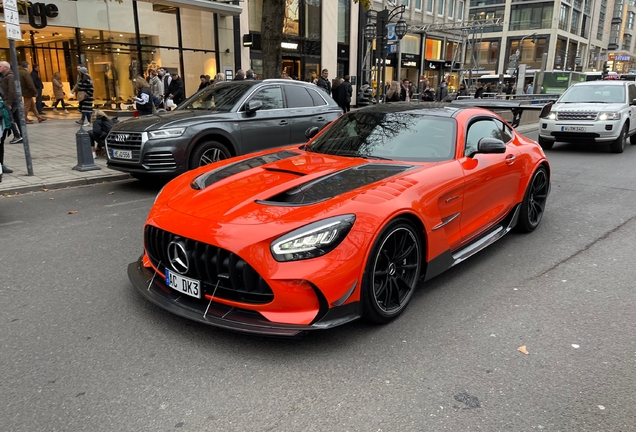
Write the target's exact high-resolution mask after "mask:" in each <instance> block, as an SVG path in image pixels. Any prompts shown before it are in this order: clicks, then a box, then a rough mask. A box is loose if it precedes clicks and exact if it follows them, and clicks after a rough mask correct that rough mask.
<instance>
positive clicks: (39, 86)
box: [31, 65, 44, 115]
mask: <svg viewBox="0 0 636 432" xmlns="http://www.w3.org/2000/svg"><path fill="white" fill-rule="evenodd" d="M31 79H32V80H33V84H35V89H36V90H37V91H38V94H37V95H36V97H35V108H36V109H37V111H38V114H40V115H44V113H43V112H42V108H43V107H44V104H43V102H42V90H44V84H43V83H42V78H40V66H39V65H33V70H32V71H31Z"/></svg>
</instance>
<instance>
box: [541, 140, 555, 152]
mask: <svg viewBox="0 0 636 432" xmlns="http://www.w3.org/2000/svg"><path fill="white" fill-rule="evenodd" d="M538 142H539V145H540V146H541V148H542V149H543V150H550V149H551V148H552V146H553V145H554V141H550V140H549V139H545V138H541V137H539V141H538Z"/></svg>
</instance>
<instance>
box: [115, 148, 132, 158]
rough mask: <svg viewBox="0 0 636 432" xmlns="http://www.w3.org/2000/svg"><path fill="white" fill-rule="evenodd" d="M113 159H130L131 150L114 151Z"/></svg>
mask: <svg viewBox="0 0 636 432" xmlns="http://www.w3.org/2000/svg"><path fill="white" fill-rule="evenodd" d="M113 158H117V159H132V150H114V149H113Z"/></svg>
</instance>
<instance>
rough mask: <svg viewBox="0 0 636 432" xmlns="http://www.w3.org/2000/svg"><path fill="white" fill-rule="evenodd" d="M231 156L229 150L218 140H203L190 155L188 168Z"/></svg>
mask: <svg viewBox="0 0 636 432" xmlns="http://www.w3.org/2000/svg"><path fill="white" fill-rule="evenodd" d="M230 157H232V154H231V153H230V151H229V150H228V149H227V147H225V146H224V145H223V144H221V143H220V142H218V141H204V142H202V143H201V144H199V145H197V146H196V148H195V149H194V151H193V152H192V155H190V166H189V169H194V168H198V167H202V166H204V165H208V164H211V163H214V162H218V161H220V160H223V159H227V158H230Z"/></svg>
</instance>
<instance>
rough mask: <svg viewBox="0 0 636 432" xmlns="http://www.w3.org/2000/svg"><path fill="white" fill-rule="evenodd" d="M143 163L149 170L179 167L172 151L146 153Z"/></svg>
mask: <svg viewBox="0 0 636 432" xmlns="http://www.w3.org/2000/svg"><path fill="white" fill-rule="evenodd" d="M143 165H144V166H146V167H147V168H148V169H149V170H173V169H177V162H176V161H175V160H174V156H173V155H172V153H170V152H162V153H146V154H145V155H144V161H143Z"/></svg>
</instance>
